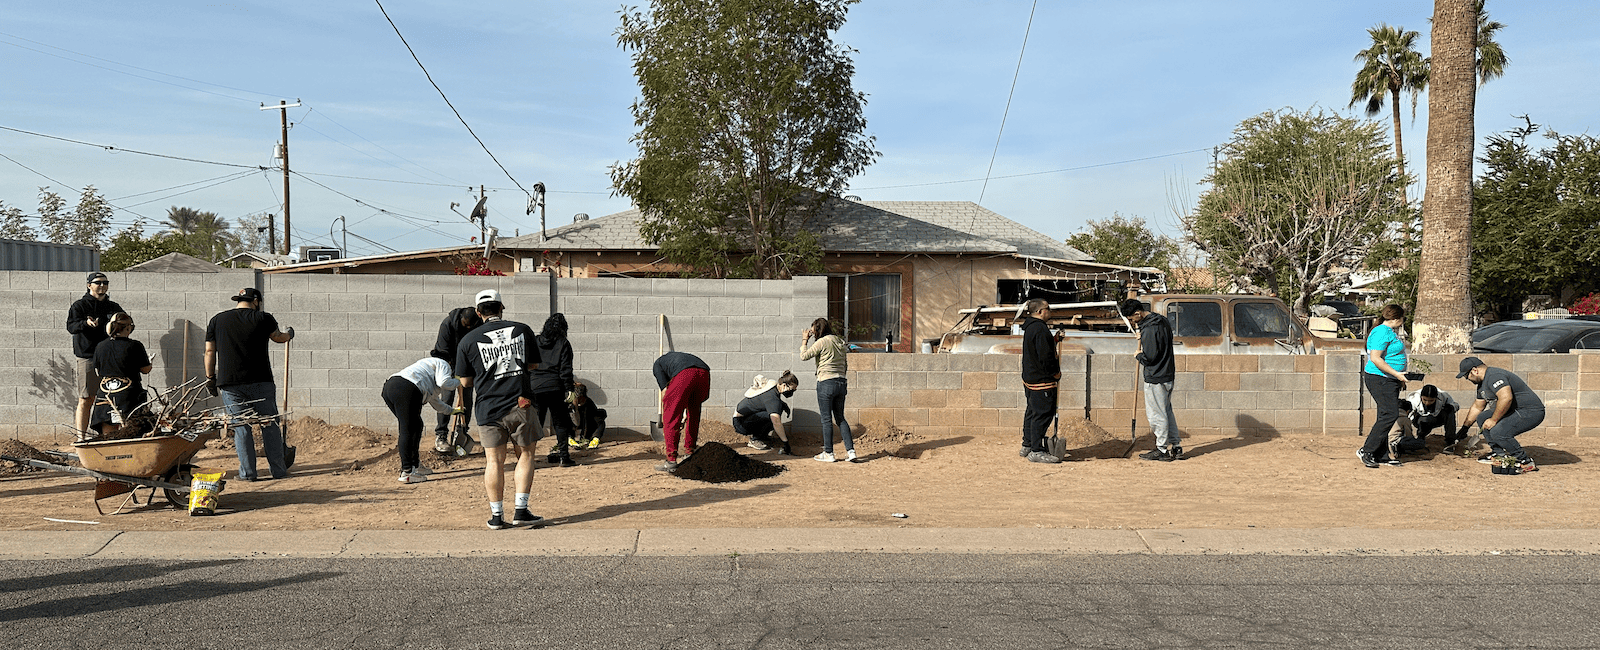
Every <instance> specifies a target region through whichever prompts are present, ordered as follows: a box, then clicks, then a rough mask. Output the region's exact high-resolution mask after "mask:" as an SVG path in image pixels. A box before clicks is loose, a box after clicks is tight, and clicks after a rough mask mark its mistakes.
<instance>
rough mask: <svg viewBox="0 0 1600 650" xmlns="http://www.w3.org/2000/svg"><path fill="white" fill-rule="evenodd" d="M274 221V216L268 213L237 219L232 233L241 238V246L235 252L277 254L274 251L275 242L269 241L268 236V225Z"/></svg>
mask: <svg viewBox="0 0 1600 650" xmlns="http://www.w3.org/2000/svg"><path fill="white" fill-rule="evenodd" d="M272 219H273V215H272V214H270V213H266V212H262V213H258V214H249V215H245V216H242V217H239V218H238V219H236V220H235V221H236V222H237V223H236V224H235V225H234V228H233V231H232V232H233V233H234V234H235V235H237V236H238V237H239V246H238V248H237V250H235V251H234V252H235V253H243V252H246V251H253V252H257V253H275V252H277V251H274V250H272V245H273V243H274V242H270V241H267V235H268V234H269V231H268V224H269V223H271V221H272Z"/></svg>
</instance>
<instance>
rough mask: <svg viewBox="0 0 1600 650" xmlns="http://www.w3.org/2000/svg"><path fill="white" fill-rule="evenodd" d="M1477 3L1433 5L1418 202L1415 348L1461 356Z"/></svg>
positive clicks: (1468, 309) (1467, 286) (1467, 296)
mask: <svg viewBox="0 0 1600 650" xmlns="http://www.w3.org/2000/svg"><path fill="white" fill-rule="evenodd" d="M1479 6H1480V3H1479V2H1478V1H1477V0H1434V3H1433V33H1432V40H1433V43H1432V50H1433V57H1432V59H1433V63H1432V65H1433V69H1432V70H1431V71H1430V72H1429V84H1430V86H1431V88H1430V90H1429V91H1428V186H1427V189H1426V190H1425V193H1424V194H1423V199H1422V261H1421V266H1420V267H1419V268H1418V271H1417V315H1416V320H1415V322H1414V324H1413V326H1412V328H1413V332H1414V333H1415V340H1416V349H1417V350H1418V351H1419V352H1425V353H1452V352H1464V351H1466V350H1469V349H1470V348H1471V345H1472V342H1471V339H1470V338H1469V337H1468V336H1467V332H1468V331H1469V330H1470V329H1471V328H1472V291H1471V268H1472V156H1473V144H1474V142H1473V140H1474V137H1475V136H1474V134H1475V130H1474V125H1473V122H1472V120H1473V117H1474V115H1475V114H1476V112H1477V98H1478V95H1477V83H1476V82H1477V78H1478V62H1477V53H1478V48H1477V37H1478V8H1479Z"/></svg>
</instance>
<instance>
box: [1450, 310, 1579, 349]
mask: <svg viewBox="0 0 1600 650" xmlns="http://www.w3.org/2000/svg"><path fill="white" fill-rule="evenodd" d="M1571 350H1600V321H1595V320H1590V319H1587V318H1572V319H1550V320H1511V321H1501V322H1498V323H1490V324H1488V325H1485V326H1483V327H1480V328H1478V329H1476V330H1473V331H1472V351H1474V352H1489V353H1510V354H1516V353H1541V352H1568V351H1571Z"/></svg>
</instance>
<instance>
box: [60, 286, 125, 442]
mask: <svg viewBox="0 0 1600 650" xmlns="http://www.w3.org/2000/svg"><path fill="white" fill-rule="evenodd" d="M87 282H88V285H86V286H87V287H88V288H87V290H85V291H84V293H83V297H82V298H79V299H78V300H77V301H75V302H73V303H72V306H71V307H68V308H67V331H68V332H71V333H72V356H75V357H77V358H78V373H77V381H76V384H77V391H78V410H77V413H76V414H75V415H76V419H75V420H74V421H73V424H75V425H76V426H77V427H78V430H79V431H88V430H89V413H90V412H91V411H92V410H93V409H94V397H95V395H96V394H98V393H99V390H100V375H99V374H97V373H95V371H94V349H95V347H96V346H98V345H100V342H101V341H104V340H106V338H107V335H106V323H107V322H108V321H109V320H110V319H111V315H112V314H116V313H118V312H120V311H122V305H119V304H117V303H115V302H113V301H112V300H111V298H110V291H111V281H110V280H109V279H107V278H106V274H104V273H101V272H99V271H95V272H93V273H90V274H89V277H88V279H87Z"/></svg>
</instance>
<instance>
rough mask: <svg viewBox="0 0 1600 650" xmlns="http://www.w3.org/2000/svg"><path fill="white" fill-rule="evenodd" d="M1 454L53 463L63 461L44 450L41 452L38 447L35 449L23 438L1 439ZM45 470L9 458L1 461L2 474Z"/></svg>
mask: <svg viewBox="0 0 1600 650" xmlns="http://www.w3.org/2000/svg"><path fill="white" fill-rule="evenodd" d="M0 454H5V455H7V456H10V457H12V458H26V459H28V460H42V461H46V462H51V463H60V462H61V460H60V459H58V458H52V457H51V456H50V455H48V454H45V453H44V452H41V451H39V450H38V449H34V448H33V446H32V445H29V444H28V443H25V442H22V441H21V440H17V439H15V438H11V439H9V440H0ZM43 471H44V470H42V469H39V468H37V467H30V466H28V465H23V464H22V463H13V462H11V461H9V460H6V461H0V475H13V474H25V473H28V472H43Z"/></svg>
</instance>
